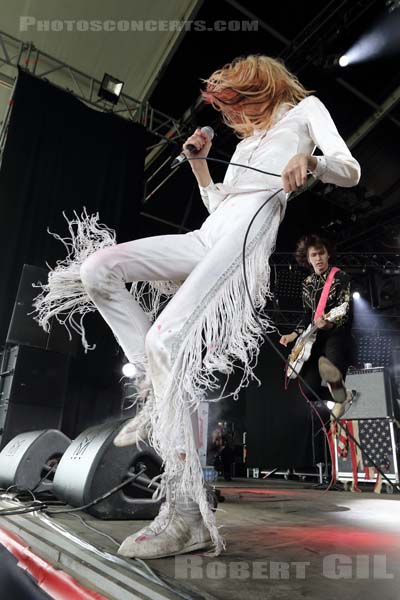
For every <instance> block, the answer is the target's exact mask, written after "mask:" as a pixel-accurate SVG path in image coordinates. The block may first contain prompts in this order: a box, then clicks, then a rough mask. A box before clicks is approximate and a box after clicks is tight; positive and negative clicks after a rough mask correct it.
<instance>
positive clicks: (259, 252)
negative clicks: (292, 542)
mask: <svg viewBox="0 0 400 600" xmlns="http://www.w3.org/2000/svg"><path fill="white" fill-rule="evenodd" d="M266 212H267V215H266V216H265V220H264V223H263V225H262V226H261V227H260V229H259V231H258V232H257V234H256V235H255V236H254V237H253V239H252V240H251V241H250V242H249V243H248V244H247V248H246V273H247V280H248V285H249V289H250V294H251V297H252V300H253V304H254V306H255V308H256V309H257V311H260V310H261V309H263V307H264V306H265V303H266V300H267V298H268V297H270V295H271V294H270V287H269V282H270V267H269V263H268V260H269V257H270V255H271V254H272V252H273V249H274V246H275V240H276V233H277V230H278V226H279V212H280V204H279V202H278V201H276V202H270V205H269V206H268V207H267V209H266ZM74 214H75V219H74V220H72V221H68V219H66V220H67V223H68V227H69V231H70V237H69V238H61V237H60V236H59V235H57V234H54V233H52V235H53V236H54V237H55V238H56V239H59V240H60V241H61V242H62V243H63V244H64V246H65V247H66V249H67V257H66V258H65V259H64V260H62V261H58V262H57V266H56V268H55V269H53V270H51V272H50V274H49V282H48V285H46V286H41V287H42V290H43V291H42V293H41V294H40V295H39V296H38V297H37V298H36V301H35V307H36V310H37V313H38V316H37V317H36V319H37V321H38V322H39V324H40V325H41V326H42V327H43V328H44V329H46V328H48V326H49V320H50V319H51V318H52V317H56V318H57V320H58V321H59V322H60V323H62V324H64V325H65V326H66V328H67V330H68V332H69V335H71V333H70V329H72V330H75V331H77V332H78V333H79V334H80V335H81V339H82V344H83V346H84V348H85V350H88V349H91V348H93V347H91V346H89V344H88V343H87V340H86V336H85V330H84V327H83V323H82V320H83V318H84V316H85V315H86V314H87V313H89V312H92V311H94V310H95V306H94V305H93V303H92V301H91V300H90V299H89V297H88V296H87V294H86V292H85V290H84V288H83V285H82V282H81V279H80V267H81V264H82V263H83V262H84V260H86V258H87V257H88V256H90V255H91V254H93V253H94V252H96V251H97V250H99V249H101V248H104V247H106V246H111V245H113V244H115V243H116V242H115V233H114V232H113V231H112V230H110V229H108V228H107V227H106V226H104V225H100V224H99V223H98V218H99V217H98V215H97V214H96V215H91V216H88V215H87V213H86V211H84V212H83V213H82V215H81V216H80V217H79V216H78V215H77V214H76V213H74ZM64 216H65V215H64ZM180 285H181V282H151V281H150V282H135V283H133V284H132V287H131V292H132V294H133V296H134V298H135V299H136V300H138V301H139V303H140V304H141V306H142V308H143V310H144V311H145V312H146V314H147V315H148V316H149V317H150V319H151V320H154V319H155V318H156V317H157V315H158V313H159V311H160V310H161V309H162V307H163V305H164V303H165V302H166V301H167V300H168V298H169V297H170V296H172V295H173V294H174V293H175V292H176V290H177V289H178V288H179V286H180ZM62 315H64V317H63V316H62ZM78 316H79V317H78ZM274 330H275V327H274V326H273V325H272V323H271V322H270V321H269V319H268V318H267V317H260V316H259V317H258V319H257V318H256V317H255V315H254V313H253V310H252V307H251V305H250V302H249V300H248V298H247V295H246V292H245V288H244V282H243V272H242V256H241V254H240V255H239V256H238V257H237V258H236V260H235V261H234V262H233V263H232V264H231V265H230V266H229V268H228V269H227V270H226V271H225V273H224V274H223V276H222V277H221V278H220V279H219V280H218V281H216V282H215V284H214V286H213V287H212V288H211V290H210V291H209V292H208V294H207V295H206V297H205V298H203V299H202V301H201V302H200V303H199V305H198V306H197V307H195V308H194V310H193V313H192V316H191V318H190V319H189V320H188V321H187V322H186V323H185V324H184V326H183V328H182V329H181V330H180V332H179V335H178V336H177V337H176V339H175V341H174V344H173V348H172V356H171V362H172V365H173V366H172V368H171V375H170V379H169V381H168V382H167V386H166V389H165V393H164V394H163V398H162V399H156V398H151V401H150V402H149V401H148V402H146V404H145V406H144V409H143V411H141V412H142V413H143V414H141V420H142V418H143V423H148V424H149V425H150V422H151V428H150V429H149V433H150V442H151V445H152V446H153V448H154V449H155V450H156V452H158V453H159V454H160V456H161V457H162V459H163V461H164V467H165V471H164V474H163V476H162V478H161V485H160V488H159V490H158V491H157V495H158V496H160V497H161V496H166V495H167V490H168V491H169V492H171V489H172V490H173V492H174V495H175V497H176V494H178V495H179V494H185V495H188V496H190V497H191V498H193V499H194V500H195V501H196V502H198V504H199V508H200V511H201V514H202V516H203V519H204V523H205V525H206V527H207V528H208V529H209V531H210V535H211V538H212V540H213V542H214V546H215V555H218V554H219V553H220V552H221V550H222V549H223V548H224V547H225V544H224V541H223V539H222V537H221V536H220V534H219V531H218V527H217V525H216V521H215V515H214V513H213V512H212V511H211V510H210V508H209V505H208V501H207V495H206V490H205V488H204V479H203V472H202V467H201V464H200V460H199V456H198V452H197V448H196V446H195V440H194V436H193V434H192V422H191V413H192V411H194V410H196V409H197V407H198V405H199V403H200V402H201V401H202V400H203V399H204V396H205V394H206V392H207V391H209V390H216V389H218V388H219V380H218V378H217V375H216V372H220V373H224V374H227V375H229V374H231V373H232V372H233V371H234V369H235V368H237V367H238V366H240V367H241V368H242V378H241V381H240V383H239V385H238V387H237V389H236V390H235V391H234V392H233V394H230V395H233V396H234V398H237V396H238V393H239V391H240V389H241V388H242V387H244V386H247V385H248V383H249V382H250V380H252V379H256V380H257V381H258V379H257V378H256V377H255V375H254V367H255V366H256V363H257V358H258V354H259V348H260V345H261V343H262V342H263V338H264V336H265V334H266V333H268V332H272V331H274ZM146 366H147V365H145V364H143V365H142V368H146ZM258 383H260V382H259V381H258ZM222 395H223V394H222ZM222 395H221V396H222ZM150 396H151V395H150ZM149 400H150V398H149ZM146 420H147V421H146ZM149 425H148V426H149ZM182 435H183V437H184V442H185V444H184V445H185V450H186V460H185V461H183V462H182V460H181V459H180V458H179V456H178V453H177V448H179V447H181V445H182ZM177 481H179V482H180V484H179V486H180V488H179V489H178V490H177V489H176V485H177V484H176V482H177Z"/></svg>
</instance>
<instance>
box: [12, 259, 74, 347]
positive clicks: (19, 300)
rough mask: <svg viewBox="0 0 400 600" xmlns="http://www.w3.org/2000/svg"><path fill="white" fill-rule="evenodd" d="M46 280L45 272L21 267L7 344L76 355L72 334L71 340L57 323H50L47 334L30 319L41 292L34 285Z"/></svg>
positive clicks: (31, 266) (44, 282) (26, 266)
mask: <svg viewBox="0 0 400 600" xmlns="http://www.w3.org/2000/svg"><path fill="white" fill-rule="evenodd" d="M47 280H48V271H47V270H46V269H42V268H41V267H35V266H33V265H24V266H23V268H22V273H21V278H20V281H19V286H18V291H17V297H16V299H15V303H14V309H13V313H12V316H11V321H10V326H9V329H8V333H7V340H6V343H7V344H11V345H12V344H19V345H23V346H32V347H34V348H43V349H46V350H54V351H56V352H60V353H64V354H76V351H77V347H78V342H79V338H78V336H77V335H75V334H73V335H72V340H70V339H69V335H68V332H67V330H66V329H65V327H63V326H62V325H60V323H58V322H57V320H56V319H52V321H51V323H50V330H49V331H48V332H46V331H44V330H43V329H42V328H41V327H40V326H39V325H38V323H37V322H36V321H35V320H34V318H33V314H32V313H33V311H34V307H33V301H34V299H35V298H36V296H38V295H39V293H40V292H41V289H40V288H38V287H34V285H37V284H38V283H41V284H46V283H47Z"/></svg>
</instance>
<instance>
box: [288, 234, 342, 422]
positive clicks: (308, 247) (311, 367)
mask: <svg viewBox="0 0 400 600" xmlns="http://www.w3.org/2000/svg"><path fill="white" fill-rule="evenodd" d="M332 254H333V249H332V247H331V244H330V243H329V241H328V240H326V239H323V238H321V237H319V236H318V235H316V234H311V235H306V236H304V237H302V238H301V239H300V240H299V242H298V244H297V248H296V253H295V257H296V260H297V262H298V263H299V265H300V266H302V267H305V268H308V269H311V270H312V271H313V272H312V274H311V275H309V276H308V277H307V278H306V279H305V280H304V282H303V308H304V315H303V317H302V319H301V321H300V322H299V323H298V325H297V326H296V328H295V329H294V331H292V333H290V334H287V335H283V336H282V337H281V339H280V343H281V344H282V345H284V346H287V345H288V344H291V343H292V342H294V341H295V340H296V338H297V337H298V336H299V335H300V334H301V333H302V332H303V331H304V330H305V329H306V328H307V326H308V325H309V323H311V322H315V325H316V326H317V327H318V333H317V339H316V341H315V343H314V345H313V347H312V350H311V355H310V358H309V359H308V361H307V362H306V363H305V364H304V367H303V369H302V371H301V375H302V377H303V379H304V380H305V381H306V382H307V383H308V385H309V386H310V387H311V388H312V389H313V390H315V392H317V393H318V395H319V396H320V397H322V398H323V399H324V400H327V399H331V398H327V397H326V391H325V390H324V388H322V387H321V380H325V381H326V383H327V386H328V389H329V392H330V394H331V396H332V398H333V400H334V402H335V405H334V407H333V409H332V413H333V414H334V416H335V417H336V418H340V417H342V415H343V414H344V412H345V410H346V408H347V406H348V402H349V400H350V397H351V394H350V393H349V394H348V393H347V390H346V388H345V385H344V380H345V377H346V373H347V369H348V367H349V366H350V364H351V363H352V358H353V351H352V350H353V338H352V335H351V325H352V302H351V299H352V297H351V292H350V277H349V275H348V274H347V273H345V272H344V271H341V270H337V271H336V273H335V274H334V277H333V279H332V282H331V285H330V288H329V292H328V295H327V300H326V304H325V307H324V309H323V313H322V315H321V316H319V317H317V318H316V319H315V314H316V311H317V307H318V303H319V300H320V297H321V294H322V292H323V289H324V286H325V283H326V281H327V279H328V277H329V274H330V272H331V269H332V265H331V263H330V259H331V256H332ZM328 285H329V282H328ZM325 289H327V288H325ZM344 302H347V303H348V309H347V311H346V312H345V314H344V315H343V316H341V317H338V319H337V320H335V322H334V323H333V322H328V321H326V320H324V316H323V315H324V314H326V313H327V312H329V311H330V310H331V309H333V308H336V307H338V306H340V305H341V304H343V303H344ZM305 391H306V390H305ZM324 396H325V397H324Z"/></svg>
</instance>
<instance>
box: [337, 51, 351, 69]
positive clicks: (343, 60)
mask: <svg viewBox="0 0 400 600" xmlns="http://www.w3.org/2000/svg"><path fill="white" fill-rule="evenodd" d="M349 62H350V61H349V57H348V56H347V54H343V55H342V56H341V57H340V58H339V65H340V66H341V67H347V65H348V64H349Z"/></svg>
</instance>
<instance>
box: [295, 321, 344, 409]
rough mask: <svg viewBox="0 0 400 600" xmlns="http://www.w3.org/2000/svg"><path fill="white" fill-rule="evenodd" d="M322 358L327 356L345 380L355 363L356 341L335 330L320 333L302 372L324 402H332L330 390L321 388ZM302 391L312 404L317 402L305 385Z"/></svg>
mask: <svg viewBox="0 0 400 600" xmlns="http://www.w3.org/2000/svg"><path fill="white" fill-rule="evenodd" d="M321 356H325V357H326V358H327V359H328V360H330V361H331V362H332V363H333V364H334V365H335V367H337V368H338V369H339V371H340V372H341V374H342V377H343V380H344V379H345V378H346V373H347V370H348V368H349V366H350V365H351V364H352V363H353V356H354V340H353V338H352V336H351V335H350V334H349V333H348V332H343V333H341V332H338V331H335V330H334V331H318V333H317V339H316V341H315V343H314V345H313V347H312V350H311V356H310V358H309V359H308V361H307V362H306V363H305V364H304V366H303V369H302V370H301V372H300V375H301V376H302V377H303V379H304V380H305V381H306V382H307V383H308V385H309V386H310V387H311V388H312V389H313V390H314V391H315V392H316V393H317V394H318V396H320V398H321V399H322V400H332V397H331V395H330V393H329V390H328V388H326V387H322V386H321V376H320V374H319V370H318V359H319V358H320V357H321ZM300 384H301V382H300ZM302 389H303V392H304V393H305V394H306V396H307V398H308V399H309V400H310V401H311V402H315V401H316V398H315V397H314V396H313V394H311V392H310V391H309V390H308V389H307V388H306V387H305V386H304V385H303V386H302Z"/></svg>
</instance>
